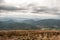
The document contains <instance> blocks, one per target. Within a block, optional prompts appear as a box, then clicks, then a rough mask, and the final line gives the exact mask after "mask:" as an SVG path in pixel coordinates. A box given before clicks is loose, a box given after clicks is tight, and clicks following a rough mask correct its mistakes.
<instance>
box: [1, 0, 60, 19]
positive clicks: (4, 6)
mask: <svg viewBox="0 0 60 40" xmlns="http://www.w3.org/2000/svg"><path fill="white" fill-rule="evenodd" d="M59 2H60V1H59V0H0V12H1V11H2V12H1V13H0V15H1V16H0V17H3V18H4V17H5V18H6V17H12V18H15V17H17V18H32V19H34V18H41V19H59V17H60V14H52V13H31V12H30V11H31V10H29V11H27V12H26V13H25V12H18V11H16V10H20V9H19V7H20V6H23V7H25V6H24V5H27V4H36V5H38V6H44V7H48V8H55V7H59ZM12 11H13V12H12Z"/></svg>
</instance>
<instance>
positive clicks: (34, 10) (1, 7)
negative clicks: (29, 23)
mask: <svg viewBox="0 0 60 40" xmlns="http://www.w3.org/2000/svg"><path fill="white" fill-rule="evenodd" d="M7 2H8V1H7ZM0 17H2V18H4V17H12V18H16V17H17V18H32V19H34V18H40V19H49V18H50V19H59V17H60V9H59V8H57V7H52V8H50V7H48V6H40V5H39V4H38V5H37V4H36V3H29V4H19V5H11V4H7V3H5V4H4V2H3V1H2V0H0Z"/></svg>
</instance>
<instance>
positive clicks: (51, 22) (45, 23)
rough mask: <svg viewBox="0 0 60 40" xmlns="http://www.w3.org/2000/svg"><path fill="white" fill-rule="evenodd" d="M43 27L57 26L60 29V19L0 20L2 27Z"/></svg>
mask: <svg viewBox="0 0 60 40" xmlns="http://www.w3.org/2000/svg"><path fill="white" fill-rule="evenodd" d="M41 28H51V29H53V28H57V29H60V20H59V19H44V20H37V21H36V20H32V19H30V20H24V21H21V22H15V21H12V20H9V21H0V29H41Z"/></svg>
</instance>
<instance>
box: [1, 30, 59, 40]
mask: <svg viewBox="0 0 60 40" xmlns="http://www.w3.org/2000/svg"><path fill="white" fill-rule="evenodd" d="M40 36H41V38H40ZM45 36H46V38H47V39H46V38H45V39H46V40H49V39H51V40H53V38H54V36H55V37H56V36H57V38H60V31H59V30H0V40H40V39H42V40H45V39H44V37H45ZM47 36H51V37H52V38H51V37H49V38H48V37H47ZM57 38H56V39H57ZM56 39H55V38H54V40H56ZM58 40H60V39H58Z"/></svg>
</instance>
